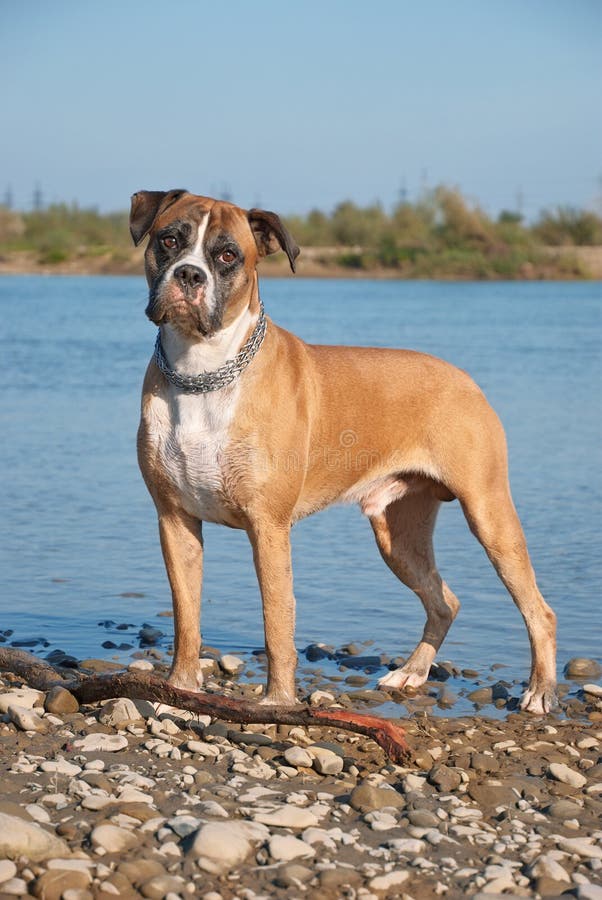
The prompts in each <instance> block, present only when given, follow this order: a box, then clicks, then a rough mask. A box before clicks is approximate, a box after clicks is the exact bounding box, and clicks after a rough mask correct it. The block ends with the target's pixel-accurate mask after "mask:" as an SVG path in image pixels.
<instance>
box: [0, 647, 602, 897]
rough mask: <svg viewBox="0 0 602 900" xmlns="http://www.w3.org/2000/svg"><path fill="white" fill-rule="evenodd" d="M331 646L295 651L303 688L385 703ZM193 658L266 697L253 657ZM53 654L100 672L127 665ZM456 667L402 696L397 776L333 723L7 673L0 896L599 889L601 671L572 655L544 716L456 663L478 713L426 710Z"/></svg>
mask: <svg viewBox="0 0 602 900" xmlns="http://www.w3.org/2000/svg"><path fill="white" fill-rule="evenodd" d="M146 638H151V639H152V634H150V633H149V632H148V631H147V632H146ZM141 640H142V638H141ZM322 652H329V651H324V648H321V647H320V646H318V645H312V647H311V648H307V650H306V652H305V659H304V661H303V663H302V665H301V667H300V673H299V683H300V685H301V686H302V687H301V691H302V693H303V694H304V696H305V697H307V698H309V700H310V702H311V703H313V704H321V705H337V704H341V705H343V706H350V705H352V706H353V708H354V709H357V710H359V711H374V712H375V713H376V714H380V712H381V711H380V710H379V709H378V706H379V705H380V704H381V703H382V701H383V696H382V694H377V693H376V692H374V691H372V690H370V689H366V685H367V683H368V681H369V672H370V669H371V666H370V659H369V658H368V657H365V656H362V653H363V652H364V650H363V648H361V647H359V646H355V645H354V646H348V647H346V648H341V649H340V651H337V656H338V662H339V672H338V673H337V675H330V676H328V675H326V674H325V670H323V669H322V667H321V659H324V658H325V657H321V656H320V654H321V653H322ZM204 658H205V662H204V669H205V673H206V678H207V687H208V689H210V690H215V691H219V692H222V693H226V694H231V695H232V696H236V697H244V698H246V699H250V698H256V697H258V696H259V695H260V693H261V684H262V682H263V678H264V676H265V657H264V655H262V654H260V653H258V654H254V655H252V656H251V657H249V658H246V659H242V658H237V657H232V656H221V655H220V654H219V652H217V651H214V650H212V649H211V648H205V650H204ZM53 659H54V661H55V664H60V663H63V664H65V665H69V666H70V667H73V666H75V665H77V666H78V667H80V668H81V669H83V670H84V671H88V672H93V673H96V672H102V671H112V670H114V669H116V668H119V667H120V664H119V663H113V662H110V661H107V660H94V659H90V660H85V661H76V660H73V659H72V658H71V659H68V658H66V657H65V654H63V655H62V656H61V653H60V651H55V653H54V656H53ZM167 662H168V660H167V659H166V658H165V657H164V655H163V653H162V652H161V651H160V650H158V649H156V648H155V647H153V646H150V647H148V646H147V648H146V649H140V650H138V651H135V652H134V653H133V654H132V657H131V661H130V664H129V665H130V668H134V669H135V668H142V669H155V670H156V671H157V672H159V673H162V672H165V671H166V663H167ZM364 663H365V665H364ZM596 667H597V668H596ZM449 668H450V664H442V665H441V666H437V667H435V668H434V669H433V671H432V673H431V675H432V680H431V681H430V682H428V683H427V685H425V686H424V688H423V689H421V690H420V691H419V692H418V694H417V695H416V696H415V697H414V698H413V699H410V700H408V699H407V698H406V701H405V705H404V706H402V707H399V709H400V710H401V712H402V714H403V715H404V719H403V720H402V724H403V725H404V728H406V731H407V737H408V742H409V743H410V746H411V748H412V750H413V753H414V762H413V763H412V764H411V765H408V766H403V767H402V766H398V765H393V764H391V763H390V761H389V760H388V759H387V758H386V757H385V756H384V754H383V752H382V750H381V749H380V748H379V747H377V746H376V744H374V743H373V742H372V741H370V740H369V739H367V738H365V737H362V736H359V735H353V734H349V733H343V732H338V731H336V730H334V729H323V728H309V729H301V728H298V727H290V726H286V727H285V726H279V727H276V726H269V725H268V726H264V725H254V726H246V727H245V726H233V725H231V724H228V723H226V722H221V721H211V720H210V719H208V718H207V717H203V716H201V717H198V716H193V715H192V714H190V713H187V712H186V711H183V710H178V709H174V708H171V707H166V706H160V705H157V704H150V703H148V702H146V701H130V700H124V699H121V700H115V701H108V702H106V703H104V704H94V705H90V706H84V707H81V708H79V707H78V704H77V701H75V700H74V698H73V697H72V696H71V695H69V694H66V692H64V691H63V692H60V691H59V692H55V693H54V694H52V695H51V694H44V693H41V692H36V691H31V690H29V689H27V687H26V685H23V683H22V681H21V680H20V679H18V678H15V677H14V676H11V675H10V674H5V675H4V676H3V678H2V682H1V683H0V738H1V743H2V748H3V753H2V758H1V761H0V794H1V796H2V799H1V800H0V826H1V827H0V859H2V857H4V860H3V861H0V895H1V896H32V895H33V896H36V897H44V898H49V900H50V898H57V900H58V898H60V897H61V896H69V897H71V896H72V895H71V894H68V895H66V894H65V891H67V890H75V891H79V892H80V893H78V894H77V897H78V900H92V898H93V900H96V898H98V900H101V898H107V900H108V898H110V897H114V896H117V895H119V896H121V897H125V898H130V897H131V898H133V897H140V896H142V897H148V898H167V900H176V898H178V897H182V898H185V897H201V898H204V900H220V898H221V900H231V898H240V900H243V898H244V900H253V898H255V897H257V898H259V897H268V896H269V897H272V896H274V897H282V898H298V897H307V898H308V900H335V898H340V897H356V898H358V900H359V898H362V900H372V898H399V897H403V898H414V900H429V898H434V897H438V896H446V897H449V898H459V897H479V896H483V897H489V898H491V897H492V896H495V895H499V894H502V893H504V894H508V893H510V894H513V895H518V896H525V897H533V898H538V897H541V896H552V895H554V896H557V895H560V894H562V893H567V892H569V893H570V894H571V895H572V896H577V897H581V898H588V900H594V898H598V897H599V896H600V891H601V888H600V885H601V884H602V831H601V830H600V816H601V815H602V756H601V753H602V687H600V685H599V684H592V683H589V682H591V677H592V674H595V673H596V672H598V676H597V678H598V680H599V666H597V664H596V663H595V662H594V661H592V660H589V661H585V662H583V663H581V664H574V666H573V668H572V669H569V672H572V673H573V676H572V677H571V679H570V681H569V682H568V683H565V684H564V685H561V691H560V693H561V697H563V698H564V699H563V700H562V701H561V703H562V706H561V708H560V710H559V711H558V712H557V713H555V714H553V715H550V716H547V717H545V718H542V719H539V718H534V717H531V716H527V715H524V714H518V713H516V712H512V711H511V710H512V709H513V708H515V706H516V704H515V702H514V699H513V697H512V696H511V694H512V693H513V692H512V691H508V689H507V688H506V687H505V684H507V683H504V682H500V681H495V680H494V679H495V678H496V675H497V674H499V673H497V666H495V665H493V666H492V667H491V670H492V671H491V673H490V676H489V677H488V678H487V677H486V678H482V677H476V676H477V673H472V676H471V675H470V673H468V672H467V673H465V675H466V677H473V679H474V683H473V688H474V690H475V691H479V690H480V691H481V695H480V701H478V698H477V697H476V696H475V699H474V702H475V704H476V705H477V706H479V705H480V703H481V704H483V705H482V707H481V712H475V714H473V715H463V716H461V717H448V716H442V717H436V716H434V715H432V709H433V703H436V702H437V701H436V698H437V697H438V696H440V695H441V693H442V691H444V689H445V684H446V680H447V677H449V671H448V670H449ZM451 668H452V669H453V667H451ZM65 671H66V672H68V670H65ZM575 673H576V674H575ZM588 673H589V674H588ZM446 676H447V677H446ZM387 699H388V700H389V701H393V700H394V699H396V698H395V697H389V698H387ZM488 704H492V705H491V706H489V705H488ZM494 707H495V708H496V709H497V710H503V711H504V716H505V717H504V718H503V719H497V720H496V719H492V718H491V716H490V715H489V714H488V711H489V710H491V709H493V708H494ZM73 896H74V897H75V896H76V895H75V894H73Z"/></svg>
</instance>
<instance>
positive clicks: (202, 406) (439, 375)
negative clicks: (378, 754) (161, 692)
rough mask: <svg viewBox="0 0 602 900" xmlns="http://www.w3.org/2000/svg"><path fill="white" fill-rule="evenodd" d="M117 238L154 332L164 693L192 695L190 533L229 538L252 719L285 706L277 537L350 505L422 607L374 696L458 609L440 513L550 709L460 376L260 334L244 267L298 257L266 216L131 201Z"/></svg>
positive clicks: (392, 356)
mask: <svg viewBox="0 0 602 900" xmlns="http://www.w3.org/2000/svg"><path fill="white" fill-rule="evenodd" d="M130 230H131V234H132V238H133V240H134V243H135V244H136V245H138V244H140V242H141V241H142V240H143V239H144V238H145V237H146V236H147V235H148V238H149V240H148V246H147V248H146V252H145V267H146V276H147V281H148V285H149V301H148V306H147V308H146V314H147V316H148V317H149V319H150V320H151V321H152V322H154V323H155V324H156V325H158V326H159V332H158V336H157V342H156V345H155V353H154V356H153V358H152V359H151V362H150V364H149V366H148V370H147V372H146V376H145V380H144V387H143V394H142V417H141V423H140V429H139V433H138V456H139V462H140V468H141V470H142V474H143V476H144V479H145V481H146V484H147V486H148V489H149V491H150V493H151V495H152V498H153V500H154V502H155V505H156V508H157V514H158V519H159V532H160V538H161V547H162V551H163V557H164V560H165V566H166V569H167V574H168V577H169V582H170V586H171V591H172V594H173V608H174V619H175V621H174V625H175V646H174V659H173V664H172V667H171V672H170V675H169V681H170V682H171V683H172V684H174V685H177V686H179V687H183V688H187V689H189V690H196V689H198V688H199V686H200V685H201V683H202V675H201V671H200V667H199V651H200V645H201V635H200V597H201V578H202V567H203V541H202V535H201V525H202V522H203V521H207V522H217V523H220V524H222V525H228V526H230V527H232V528H242V529H244V530H245V531H246V532H247V534H248V536H249V540H250V542H251V545H252V548H253V557H254V562H255V569H256V572H257V578H258V581H259V587H260V590H261V597H262V602H263V618H264V625H265V646H266V652H267V659H268V679H267V692H266V695H265V699H264V701H263V702H266V703H271V704H285V705H290V704H293V703H294V702H295V668H296V662H297V654H296V651H295V643H294V626H295V598H294V595H293V575H292V570H291V548H290V531H291V526H292V525H293V524H294V523H295V522H296V521H298V520H299V519H302V518H303V517H304V516H308V515H309V514H310V513H313V512H316V511H317V510H320V509H323V508H324V507H326V506H329V505H330V504H331V503H337V502H344V503H349V502H355V503H359V505H360V507H361V509H362V511H363V512H364V513H365V515H366V516H367V517H368V518H369V520H370V524H371V525H372V528H373V530H374V535H375V538H376V542H377V544H378V548H379V550H380V552H381V554H382V557H383V559H384V561H385V562H386V563H387V565H388V566H389V567H390V568H391V569H392V571H393V572H394V573H395V575H397V577H398V578H399V579H400V580H401V581H402V582H403V583H404V584H406V585H407V586H408V587H409V588H411V589H412V590H413V591H414V592H415V593H416V594H417V596H418V597H419V598H420V600H421V601H422V603H423V605H424V608H425V611H426V625H425V628H424V633H423V635H422V638H421V640H420V642H419V644H418V646H417V647H416V649H415V650H414V651H413V653H412V654H411V655H410V657H409V658H408V660H407V662H406V663H405V665H404V666H402V667H400V668H397V669H395V670H393V671H390V672H389V673H388V674H387V675H385V676H384V677H383V678H381V679H380V685H381V686H382V687H383V688H385V689H398V690H400V689H404V688H416V687H417V686H419V685H421V684H423V683H424V682H425V681H426V680H427V678H428V676H429V669H430V666H431V663H432V662H433V660H434V658H435V655H436V653H437V651H438V649H439V647H440V646H441V643H442V641H443V639H444V637H445V635H446V633H447V631H448V629H449V627H450V625H451V623H452V622H453V620H454V618H455V616H456V614H457V612H458V608H459V603H458V600H457V598H456V597H455V595H454V594H453V593H452V591H451V590H450V588H449V587H448V586H447V584H446V583H445V582H444V581H443V580H442V578H441V576H440V575H439V572H438V571H437V567H436V564H435V557H434V553H433V543H432V535H433V528H434V525H435V519H436V517H437V511H438V509H439V506H440V505H441V503H442V502H443V501H450V500H454V499H457V500H458V501H459V502H460V504H461V506H462V509H463V511H464V515H465V517H466V520H467V522H468V525H469V527H470V529H471V531H472V532H473V534H474V535H475V536H476V537H477V538H478V540H479V541H480V542H481V544H482V545H483V547H484V548H485V551H486V553H487V555H488V556H489V559H490V560H491V562H492V563H493V565H494V567H495V569H496V571H497V573H498V575H499V577H500V579H501V580H502V582H503V583H504V585H505V586H506V588H507V589H508V591H509V593H510V594H511V596H512V599H513V600H514V602H515V603H516V605H517V607H518V609H519V610H520V612H521V614H522V616H523V618H524V620H525V624H526V627H527V631H528V635H529V640H530V643H531V660H532V664H531V675H530V680H529V685H528V688H527V691H526V693H525V695H524V697H523V698H522V701H521V705H522V708H523V709H525V710H528V711H530V712H532V713H540V714H541V713H545V712H547V711H548V710H549V709H550V708H551V707H552V705H553V704H554V701H555V680H556V663H555V656H556V646H555V633H556V617H555V615H554V613H553V612H552V610H551V609H550V607H549V606H548V605H547V604H546V603H545V601H544V599H543V597H542V596H541V594H540V592H539V590H538V587H537V584H536V581H535V576H534V573H533V569H532V567H531V562H530V559H529V555H528V552H527V547H526V544H525V538H524V536H523V531H522V528H521V525H520V522H519V519H518V517H517V514H516V511H515V508H514V505H513V502H512V498H511V495H510V489H509V484H508V471H507V456H506V442H505V436H504V431H503V429H502V426H501V424H500V422H499V419H498V417H497V415H496V414H495V412H494V411H493V410H492V408H491V407H490V406H489V404H488V403H487V401H486V399H485V397H484V396H483V394H482V393H481V391H480V390H479V388H478V387H477V386H476V385H475V383H474V382H473V381H472V380H471V379H470V378H469V376H468V375H466V373H464V372H462V371H460V370H459V369H456V368H454V367H453V366H452V365H449V364H448V363H446V362H443V361H442V360H439V359H436V358H435V357H432V356H428V355H426V354H423V353H415V352H413V351H410V350H388V349H374V348H367V347H330V346H321V345H312V344H306V343H304V342H303V341H301V340H300V339H299V338H297V337H295V336H294V335H293V334H290V333H289V332H288V331H285V330H284V329H282V328H279V327H278V326H277V325H275V324H274V323H273V322H272V321H271V320H270V319H269V318H266V316H265V314H264V310H263V305H262V302H261V299H260V296H259V289H258V283H257V271H256V265H257V261H258V259H260V258H261V257H263V256H266V255H267V254H271V253H274V252H276V251H278V250H284V252H285V253H286V255H287V256H288V259H289V262H290V265H291V268H292V270H293V271H294V269H295V260H296V257H297V256H298V254H299V248H298V247H297V246H296V244H295V242H294V240H293V239H292V237H291V236H290V234H289V233H288V232H287V230H286V228H285V227H284V226H283V224H282V222H281V221H280V219H279V218H278V216H277V215H275V214H274V213H272V212H266V211H265V210H260V209H251V210H249V211H245V210H243V209H240V208H238V207H237V206H234V205H232V204H231V203H226V202H222V201H218V200H212V199H209V198H208V197H201V196H195V195H194V194H190V193H188V192H187V191H184V190H171V191H139V192H138V193H136V194H134V195H133V197H132V208H131V217H130Z"/></svg>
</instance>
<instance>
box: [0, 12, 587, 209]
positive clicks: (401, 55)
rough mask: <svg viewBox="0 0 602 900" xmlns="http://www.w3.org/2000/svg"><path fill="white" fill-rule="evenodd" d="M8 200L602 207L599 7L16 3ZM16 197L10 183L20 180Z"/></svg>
mask: <svg viewBox="0 0 602 900" xmlns="http://www.w3.org/2000/svg"><path fill="white" fill-rule="evenodd" d="M0 83H1V85H2V103H1V107H0V109H1V117H2V118H1V120H0V121H1V122H2V132H3V135H4V136H3V138H2V140H1V141H0V172H1V175H0V198H1V197H2V196H3V194H4V192H5V190H6V189H7V188H8V187H9V186H10V188H11V191H12V195H13V199H14V203H15V205H16V206H18V207H21V208H27V207H28V206H29V205H30V204H31V197H32V192H33V187H34V184H35V183H36V182H39V184H40V186H41V188H42V191H43V195H44V199H45V200H46V202H51V201H58V200H66V201H69V202H70V201H77V202H78V203H80V204H81V205H96V206H98V207H100V208H101V209H103V210H110V209H122V208H125V207H127V206H128V203H129V195H130V194H131V193H132V192H133V191H135V190H138V189H140V188H148V189H167V188H170V187H187V188H188V189H190V190H193V191H195V192H197V193H207V194H218V193H221V192H223V191H224V190H226V189H227V190H229V192H230V193H231V194H232V197H233V199H234V200H235V201H236V202H237V203H240V204H241V205H242V206H250V205H256V204H258V203H260V204H261V205H263V206H266V207H268V208H271V209H275V210H277V211H279V212H282V213H291V212H295V211H300V212H304V211H307V210H309V209H310V208H312V207H319V208H322V209H330V208H332V206H334V204H336V203H337V202H338V201H340V200H343V199H345V198H350V199H353V200H355V201H356V202H358V203H371V202H373V201H375V200H379V201H381V202H382V203H384V204H385V206H387V207H388V206H389V205H390V204H392V203H394V202H395V201H396V199H398V197H399V191H400V188H402V187H404V186H405V189H406V191H407V196H408V197H409V199H415V198H416V197H417V195H418V194H419V192H420V190H421V188H422V187H423V186H424V185H427V186H434V185H436V184H440V183H445V184H448V185H457V186H459V187H460V188H461V189H462V190H463V191H464V192H465V193H466V194H467V195H468V196H469V197H470V198H473V199H475V200H477V199H478V200H479V201H480V202H481V204H482V205H483V206H484V207H485V209H487V210H488V211H489V212H492V213H496V212H498V211H499V210H500V209H501V208H516V205H517V201H518V199H519V194H520V201H521V203H522V206H523V211H524V212H525V213H526V214H527V215H528V216H529V217H533V216H535V215H536V214H537V212H538V211H539V210H540V209H542V208H543V207H550V206H554V205H557V204H573V205H578V206H586V205H590V206H591V205H593V204H594V203H595V202H596V199H597V198H599V197H600V195H602V152H601V151H602V128H601V122H602V117H601V116H600V110H601V98H602V3H601V2H599V0H414V2H409V0H397V2H395V0H373V2H371V3H368V2H366V0H360V2H357V0H321V2H319V0H305V2H303V3H295V4H293V3H285V2H283V0H279V2H276V0H263V2H262V0H256V2H244V0H229V2H228V3H216V2H214V0H213V2H206V0H170V2H165V0H163V2H156V0H145V2H134V0H119V2H116V0H102V2H92V0H52V2H45V0H37V2H36V0H22V2H19V3H14V2H8V0H0ZM2 180H3V181H4V183H3V181H2Z"/></svg>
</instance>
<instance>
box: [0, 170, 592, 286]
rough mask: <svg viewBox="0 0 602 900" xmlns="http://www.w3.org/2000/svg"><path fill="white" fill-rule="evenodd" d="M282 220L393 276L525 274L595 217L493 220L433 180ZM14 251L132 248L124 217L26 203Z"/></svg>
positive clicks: (14, 226) (18, 216)
mask: <svg viewBox="0 0 602 900" xmlns="http://www.w3.org/2000/svg"><path fill="white" fill-rule="evenodd" d="M285 221H286V224H287V225H288V227H289V228H290V230H291V232H292V234H293V235H294V237H295V239H296V240H297V242H298V243H299V244H300V245H301V246H302V247H303V246H305V247H313V248H317V249H316V251H315V258H317V259H320V260H321V261H322V262H323V263H324V265H328V264H332V263H335V264H337V265H339V266H344V267H346V268H349V269H366V270H370V269H375V268H386V269H389V270H396V271H397V272H398V273H399V275H400V276H401V277H404V276H405V277H476V278H514V277H528V276H529V267H533V266H535V267H538V266H541V265H550V262H549V260H550V259H551V257H550V255H549V254H548V255H547V256H545V257H544V256H542V248H543V247H547V248H549V247H577V246H585V245H588V246H591V245H602V217H600V216H599V215H596V214H595V213H593V212H589V211H585V210H579V209H574V208H570V207H559V208H557V209H555V210H553V211H545V212H543V213H542V214H541V215H540V216H539V218H538V219H537V220H536V221H535V222H534V223H533V224H527V223H525V221H524V220H523V218H522V216H521V215H520V214H518V213H516V212H513V211H503V212H501V213H500V214H499V216H498V217H497V218H495V219H494V218H491V217H490V216H488V215H487V214H486V213H485V212H484V211H483V210H482V209H480V208H479V207H478V206H476V205H474V204H471V203H469V202H468V201H467V200H466V199H465V198H464V197H463V196H462V194H461V193H460V192H459V191H458V190H455V189H451V188H448V187H443V186H441V187H437V188H435V189H434V190H432V191H429V192H425V193H424V195H423V196H422V197H421V198H420V199H419V200H418V201H417V202H415V203H409V202H405V201H404V202H401V203H399V204H397V205H396V206H395V207H394V208H393V209H392V210H391V211H390V212H387V211H386V210H385V209H384V208H383V207H382V206H381V205H379V204H373V205H370V206H363V207H362V206H358V205H356V204H355V203H353V202H352V201H349V200H347V201H344V202H342V203H339V204H338V205H337V206H336V207H335V208H334V210H332V212H330V213H328V212H324V211H322V210H318V209H314V210H312V211H311V212H309V213H307V215H303V216H288V217H286V220H285ZM18 251H29V252H30V253H33V254H35V257H36V260H37V262H40V263H44V264H53V263H61V262H64V261H67V260H70V259H77V258H79V259H81V258H83V257H94V256H107V257H108V258H110V259H112V260H114V261H115V263H119V262H120V261H121V262H125V261H127V260H128V259H131V257H132V248H131V243H130V238H129V230H128V216H127V213H126V212H118V213H99V212H98V211H97V210H94V209H81V208H80V207H78V206H77V205H68V204H54V205H52V206H49V207H47V208H44V209H35V210H33V211H31V212H17V211H13V210H11V209H9V208H8V207H6V206H5V207H2V206H0V255H5V254H7V253H14V252H18ZM559 260H561V257H558V258H557V260H556V263H555V264H556V265H561V262H559ZM570 265H572V263H571V264H570ZM561 274H562V273H561ZM574 274H577V275H578V274H579V273H578V272H575V273H574ZM550 277H554V276H553V274H552V275H551V276H550Z"/></svg>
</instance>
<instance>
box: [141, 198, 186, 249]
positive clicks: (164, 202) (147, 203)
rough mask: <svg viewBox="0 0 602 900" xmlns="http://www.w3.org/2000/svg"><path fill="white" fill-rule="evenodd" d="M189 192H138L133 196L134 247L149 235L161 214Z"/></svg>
mask: <svg viewBox="0 0 602 900" xmlns="http://www.w3.org/2000/svg"><path fill="white" fill-rule="evenodd" d="M186 193H187V191H183V190H177V191H138V193H136V194H132V206H131V209H130V234H131V235H132V240H133V242H134V245H135V246H136V247H137V246H138V244H139V243H140V241H141V240H142V239H143V238H145V237H146V235H147V234H148V233H149V231H150V229H151V226H152V224H153V222H154V221H155V219H156V218H157V215H158V214H159V212H163V211H164V210H166V209H167V207H168V206H171V204H172V203H175V202H176V200H179V199H180V197H181V196H182V195H183V194H186Z"/></svg>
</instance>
